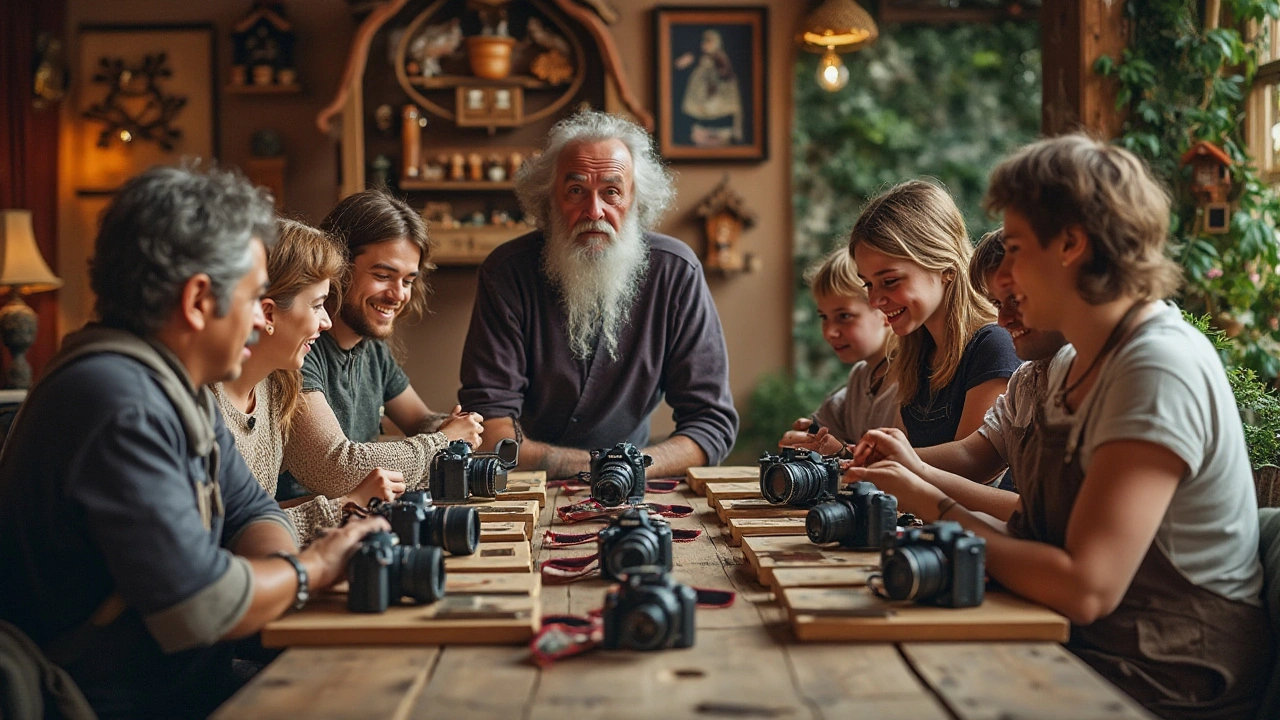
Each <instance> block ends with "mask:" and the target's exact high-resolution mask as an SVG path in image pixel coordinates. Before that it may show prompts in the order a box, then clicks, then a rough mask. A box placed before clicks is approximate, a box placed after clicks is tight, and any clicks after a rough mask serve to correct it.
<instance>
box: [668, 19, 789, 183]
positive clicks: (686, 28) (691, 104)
mask: <svg viewBox="0 0 1280 720" xmlns="http://www.w3.org/2000/svg"><path fill="white" fill-rule="evenodd" d="M653 18H654V33H653V36H654V40H655V42H656V43H657V47H656V48H655V49H654V60H655V68H654V77H655V78H656V80H657V84H658V86H657V89H656V92H655V94H654V97H655V98H656V105H657V111H658V113H657V114H658V120H657V136H658V150H659V152H661V153H662V156H663V157H664V158H666V159H668V160H765V159H767V158H768V157H769V143H768V127H767V119H766V113H765V103H766V97H765V93H766V88H767V82H766V77H765V69H766V68H767V67H768V63H767V58H766V55H765V48H766V47H767V46H768V42H767V35H766V33H767V28H768V9H767V8H765V7H764V6H758V7H659V8H657V9H655V10H654V15H653Z"/></svg>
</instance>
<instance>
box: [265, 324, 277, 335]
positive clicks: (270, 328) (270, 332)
mask: <svg viewBox="0 0 1280 720" xmlns="http://www.w3.org/2000/svg"><path fill="white" fill-rule="evenodd" d="M263 330H266V331H267V334H268V335H274V334H275V332H276V326H275V325H268V326H266V327H265V328H263Z"/></svg>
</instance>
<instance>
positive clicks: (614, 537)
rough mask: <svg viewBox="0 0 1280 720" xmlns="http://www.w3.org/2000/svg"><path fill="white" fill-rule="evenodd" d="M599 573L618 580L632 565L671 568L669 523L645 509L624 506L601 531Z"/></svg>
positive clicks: (606, 577) (605, 577) (667, 569)
mask: <svg viewBox="0 0 1280 720" xmlns="http://www.w3.org/2000/svg"><path fill="white" fill-rule="evenodd" d="M598 547H599V548H600V575H601V577H603V578H604V579H606V580H612V581H615V582H620V581H622V580H623V578H625V577H626V576H627V573H628V571H629V570H630V569H631V568H636V567H659V568H662V569H664V570H666V571H667V572H670V571H671V568H672V567H673V563H672V557H671V526H670V525H669V524H667V522H666V521H665V520H663V519H662V518H660V517H655V516H652V515H650V514H649V511H648V510H645V509H644V508H635V507H633V508H627V509H626V510H624V511H623V512H622V513H621V514H620V515H618V516H617V517H615V518H613V520H611V521H610V522H609V527H606V528H605V529H603V530H601V531H600V535H599V536H598Z"/></svg>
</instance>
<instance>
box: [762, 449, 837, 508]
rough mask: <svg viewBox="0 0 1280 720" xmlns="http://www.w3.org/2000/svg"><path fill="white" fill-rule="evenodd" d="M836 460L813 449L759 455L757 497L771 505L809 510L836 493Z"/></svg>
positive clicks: (788, 450) (785, 450)
mask: <svg viewBox="0 0 1280 720" xmlns="http://www.w3.org/2000/svg"><path fill="white" fill-rule="evenodd" d="M840 475H841V472H840V461H839V460H837V459H836V458H824V457H822V456H821V455H819V454H818V453H817V452H814V451H813V450H801V449H798V448H790V447H788V448H782V452H781V453H778V454H776V455H775V454H774V453H770V452H766V453H764V454H763V455H761V456H760V494H761V495H763V496H764V498H765V499H766V500H768V501H769V502H770V503H772V504H774V505H790V506H791V507H799V508H806V507H813V506H814V505H817V504H818V503H820V502H824V501H826V500H830V499H831V498H833V497H835V495H836V493H837V492H839V491H840Z"/></svg>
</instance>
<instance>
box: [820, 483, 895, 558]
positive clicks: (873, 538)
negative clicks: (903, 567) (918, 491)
mask: <svg viewBox="0 0 1280 720" xmlns="http://www.w3.org/2000/svg"><path fill="white" fill-rule="evenodd" d="M897 529H898V499H897V498H895V497H894V496H892V495H887V494H885V493H883V492H880V490H878V489H877V488H876V486H875V485H872V484H871V483H869V482H856V483H852V484H850V485H848V486H847V487H846V488H845V489H844V490H843V491H842V492H839V493H837V494H836V496H835V498H833V499H831V500H828V501H826V502H824V503H818V504H817V505H814V506H813V507H812V508H810V509H809V514H808V515H807V516H805V519H804V531H805V533H806V534H808V536H809V540H810V541H811V542H814V543H818V544H819V545H821V544H824V543H829V542H838V543H840V544H841V545H842V546H844V547H847V548H850V549H852V550H879V549H880V546H881V545H882V544H883V542H884V535H885V533H894V532H896V531H897Z"/></svg>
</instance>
